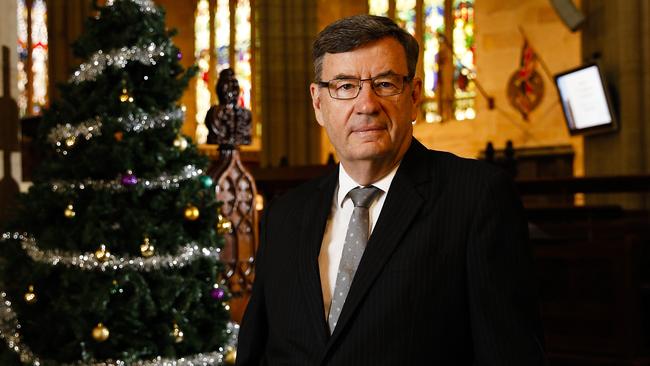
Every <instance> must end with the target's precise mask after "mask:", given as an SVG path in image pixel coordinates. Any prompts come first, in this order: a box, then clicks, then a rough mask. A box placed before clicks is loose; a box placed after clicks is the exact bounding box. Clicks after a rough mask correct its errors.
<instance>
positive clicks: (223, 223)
mask: <svg viewBox="0 0 650 366" xmlns="http://www.w3.org/2000/svg"><path fill="white" fill-rule="evenodd" d="M217 232H218V233H219V234H220V235H224V234H230V233H232V222H230V220H228V219H227V218H226V217H225V216H223V215H222V214H219V215H218V216H217Z"/></svg>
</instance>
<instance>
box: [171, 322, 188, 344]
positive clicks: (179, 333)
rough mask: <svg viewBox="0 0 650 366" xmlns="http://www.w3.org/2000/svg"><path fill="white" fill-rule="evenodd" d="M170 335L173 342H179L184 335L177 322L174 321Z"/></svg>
mask: <svg viewBox="0 0 650 366" xmlns="http://www.w3.org/2000/svg"><path fill="white" fill-rule="evenodd" d="M172 337H174V342H176V343H181V342H182V341H183V338H184V337H185V335H184V334H183V331H182V330H181V328H179V327H178V324H176V323H174V330H173V331H172Z"/></svg>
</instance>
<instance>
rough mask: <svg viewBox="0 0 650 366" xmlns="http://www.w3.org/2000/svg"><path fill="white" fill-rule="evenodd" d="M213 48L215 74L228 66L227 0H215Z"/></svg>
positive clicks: (228, 11)
mask: <svg viewBox="0 0 650 366" xmlns="http://www.w3.org/2000/svg"><path fill="white" fill-rule="evenodd" d="M215 17H216V22H215V37H214V39H215V42H216V44H215V47H214V48H215V49H216V50H217V75H218V74H219V72H220V71H221V70H223V69H227V68H229V67H230V8H229V7H228V0H220V1H218V2H217V12H216V14H215Z"/></svg>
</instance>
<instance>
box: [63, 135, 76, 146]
mask: <svg viewBox="0 0 650 366" xmlns="http://www.w3.org/2000/svg"><path fill="white" fill-rule="evenodd" d="M75 142H77V138H76V137H75V136H70V137H68V138H67V139H65V146H67V147H72V146H74V144H75Z"/></svg>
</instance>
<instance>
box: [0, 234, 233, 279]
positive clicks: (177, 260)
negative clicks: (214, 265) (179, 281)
mask: <svg viewBox="0 0 650 366" xmlns="http://www.w3.org/2000/svg"><path fill="white" fill-rule="evenodd" d="M12 238H13V239H15V240H20V243H21V246H22V248H23V250H24V251H25V253H27V255H28V256H29V257H30V258H31V259H32V260H33V261H35V262H39V263H48V264H50V265H52V266H57V265H63V266H66V267H76V268H79V269H81V270H84V271H94V270H100V271H102V272H106V271H117V270H123V269H130V270H135V271H145V272H148V271H151V270H158V269H164V268H172V269H176V268H182V267H185V266H186V265H188V264H190V263H192V262H193V261H194V260H196V259H198V258H202V257H205V258H214V259H215V260H218V259H219V253H220V252H221V249H219V248H214V247H199V246H198V245H197V244H196V243H194V242H192V243H188V244H186V245H184V246H183V247H181V248H180V251H179V253H178V255H176V256H173V255H170V254H167V255H155V256H151V257H148V258H143V257H129V256H126V257H116V256H114V255H110V256H109V257H108V258H106V259H104V260H99V259H97V257H96V256H95V254H94V253H73V252H65V251H60V250H42V249H41V248H39V247H38V244H37V242H36V239H35V238H34V237H31V236H29V235H27V234H20V233H8V232H7V233H4V234H2V241H5V240H9V239H12ZM108 249H110V248H108Z"/></svg>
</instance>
